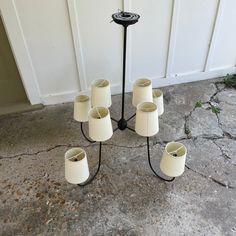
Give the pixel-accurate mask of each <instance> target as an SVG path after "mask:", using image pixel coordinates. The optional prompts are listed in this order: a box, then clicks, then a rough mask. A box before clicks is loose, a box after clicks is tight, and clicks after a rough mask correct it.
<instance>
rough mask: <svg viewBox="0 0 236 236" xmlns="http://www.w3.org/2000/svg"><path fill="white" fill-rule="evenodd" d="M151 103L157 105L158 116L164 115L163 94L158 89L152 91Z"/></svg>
mask: <svg viewBox="0 0 236 236" xmlns="http://www.w3.org/2000/svg"><path fill="white" fill-rule="evenodd" d="M153 102H154V103H155V104H156V105H157V112H158V116H160V115H162V114H163V113H164V101H163V92H162V91H161V90H160V89H153Z"/></svg>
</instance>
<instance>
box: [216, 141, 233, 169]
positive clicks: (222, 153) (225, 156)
mask: <svg viewBox="0 0 236 236" xmlns="http://www.w3.org/2000/svg"><path fill="white" fill-rule="evenodd" d="M212 142H213V143H214V144H215V145H216V146H217V147H218V148H219V149H220V151H221V156H223V157H224V158H225V159H227V160H230V164H231V165H233V166H236V164H234V163H232V162H231V161H232V158H231V157H229V156H228V155H226V154H225V152H224V150H223V149H222V147H221V146H220V145H219V144H217V143H216V142H215V140H212Z"/></svg>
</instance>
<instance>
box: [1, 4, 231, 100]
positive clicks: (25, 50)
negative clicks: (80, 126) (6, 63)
mask: <svg viewBox="0 0 236 236" xmlns="http://www.w3.org/2000/svg"><path fill="white" fill-rule="evenodd" d="M118 9H123V10H125V11H131V12H136V13H138V14H140V15H141V18H140V21H139V22H138V23H137V24H135V25H134V26H131V27H129V29H128V51H127V52H128V55H127V64H128V66H127V90H128V91H131V89H132V83H133V82H134V81H135V80H136V79H137V78H140V77H149V78H151V79H152V80H153V84H154V86H155V87H161V86H166V85H169V84H177V83H183V82H189V81H196V80H203V79H208V78H214V77H217V76H223V75H225V74H226V73H236V67H235V64H236V30H235V29H236V17H235V16H236V15H235V13H236V0H148V1H145V0H112V1H111V0H99V1H97V0H33V1H32V0H0V13H1V15H2V18H3V21H4V24H5V27H6V30H7V33H8V37H9V41H10V43H11V46H12V50H13V53H14V55H15V59H16V62H17V65H18V68H19V71H20V73H21V77H22V80H23V84H24V86H25V89H26V92H27V95H28V98H29V99H30V101H31V103H32V104H37V103H44V104H55V103H61V102H67V101H72V99H73V98H74V96H75V95H76V94H78V92H79V91H81V90H82V91H83V92H88V91H89V89H90V83H91V82H92V81H93V80H94V79H97V78H101V77H104V78H106V79H108V80H110V82H111V85H112V92H113V93H120V91H121V78H122V43H123V41H122V40H123V31H122V27H121V26H119V25H116V24H115V23H110V21H111V14H112V13H114V12H116V11H117V10H118Z"/></svg>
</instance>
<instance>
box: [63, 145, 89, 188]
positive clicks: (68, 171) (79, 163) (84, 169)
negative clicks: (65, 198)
mask: <svg viewBox="0 0 236 236" xmlns="http://www.w3.org/2000/svg"><path fill="white" fill-rule="evenodd" d="M65 178H66V180H67V181H68V182H69V183H71V184H80V183H83V182H85V181H86V180H87V179H88V178H89V167H88V161H87V156H86V152H85V151H84V150H83V149H82V148H71V149H70V150H68V151H67V152H66V153H65Z"/></svg>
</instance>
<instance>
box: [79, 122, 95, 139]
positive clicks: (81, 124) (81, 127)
mask: <svg viewBox="0 0 236 236" xmlns="http://www.w3.org/2000/svg"><path fill="white" fill-rule="evenodd" d="M80 129H81V132H82V134H83V136H84V138H85V139H86V140H87V141H88V142H90V143H96V141H93V140H90V139H89V138H88V137H87V136H86V135H85V133H84V130H83V122H81V123H80Z"/></svg>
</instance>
